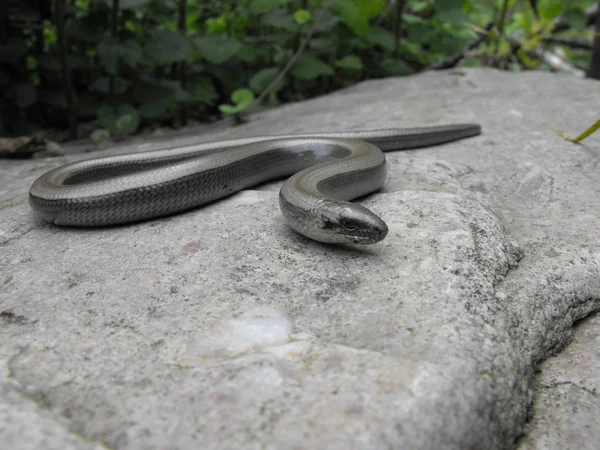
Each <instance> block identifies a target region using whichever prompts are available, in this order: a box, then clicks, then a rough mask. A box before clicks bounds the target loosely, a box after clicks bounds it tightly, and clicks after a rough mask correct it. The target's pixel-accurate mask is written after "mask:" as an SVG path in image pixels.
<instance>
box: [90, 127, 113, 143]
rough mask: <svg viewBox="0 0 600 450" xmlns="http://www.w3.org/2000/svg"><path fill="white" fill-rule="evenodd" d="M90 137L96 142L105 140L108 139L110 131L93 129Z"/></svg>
mask: <svg viewBox="0 0 600 450" xmlns="http://www.w3.org/2000/svg"><path fill="white" fill-rule="evenodd" d="M90 137H91V138H92V141H94V142H96V143H100V142H105V141H108V140H109V139H110V131H108V130H105V129H104V128H100V129H99V130H95V131H94V132H93V133H92V134H91V135H90Z"/></svg>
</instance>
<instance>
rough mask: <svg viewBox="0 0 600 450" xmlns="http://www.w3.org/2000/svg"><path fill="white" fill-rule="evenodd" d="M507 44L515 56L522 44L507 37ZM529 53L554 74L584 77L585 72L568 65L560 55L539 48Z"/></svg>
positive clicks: (515, 39)
mask: <svg viewBox="0 0 600 450" xmlns="http://www.w3.org/2000/svg"><path fill="white" fill-rule="evenodd" d="M508 42H509V43H510V44H511V46H512V47H513V53H514V54H515V55H517V52H518V51H519V49H521V47H522V46H523V42H522V41H521V40H519V39H517V38H514V37H509V38H508ZM529 53H530V54H531V55H532V56H533V57H534V58H536V59H539V60H541V61H544V63H545V64H546V65H548V67H550V68H551V69H552V70H554V71H556V72H565V73H569V74H571V75H575V76H577V77H583V76H584V75H585V72H584V71H583V70H581V69H578V68H577V67H575V66H573V65H572V64H570V63H569V62H568V61H566V60H565V59H564V58H563V57H562V56H561V55H559V54H558V53H557V52H555V51H546V50H541V49H539V48H534V49H531V50H529Z"/></svg>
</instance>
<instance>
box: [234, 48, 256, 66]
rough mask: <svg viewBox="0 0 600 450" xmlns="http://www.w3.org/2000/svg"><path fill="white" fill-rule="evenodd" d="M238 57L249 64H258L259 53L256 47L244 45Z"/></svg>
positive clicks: (237, 54)
mask: <svg viewBox="0 0 600 450" xmlns="http://www.w3.org/2000/svg"><path fill="white" fill-rule="evenodd" d="M236 56H237V57H238V58H240V59H241V60H242V61H244V62H247V63H253V62H256V58H257V57H258V52H257V50H256V49H255V48H254V47H251V46H249V45H245V44H243V45H242V47H241V49H240V50H239V51H238V52H237V53H236Z"/></svg>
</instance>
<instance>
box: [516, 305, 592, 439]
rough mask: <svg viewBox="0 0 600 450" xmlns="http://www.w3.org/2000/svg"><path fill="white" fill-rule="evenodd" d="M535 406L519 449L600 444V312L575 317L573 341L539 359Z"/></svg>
mask: <svg viewBox="0 0 600 450" xmlns="http://www.w3.org/2000/svg"><path fill="white" fill-rule="evenodd" d="M533 411H534V413H535V414H534V415H533V418H532V421H531V423H530V424H529V427H528V430H527V436H526V437H524V438H523V440H522V441H521V442H520V444H519V447H518V449H519V450H567V449H578V450H596V449H597V448H598V447H599V446H600V427H599V426H598V424H600V315H598V314H594V315H592V316H588V317H586V318H585V319H583V320H582V321H581V322H580V323H578V325H577V326H576V328H575V330H574V336H573V341H572V342H571V343H570V344H569V345H568V346H567V347H566V348H565V349H564V351H562V352H561V353H559V354H558V355H556V356H554V357H552V358H550V359H548V360H547V361H545V362H544V363H543V364H542V365H541V372H540V374H539V376H538V377H537V380H536V385H535V403H534V408H533Z"/></svg>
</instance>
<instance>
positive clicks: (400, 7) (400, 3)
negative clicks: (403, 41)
mask: <svg viewBox="0 0 600 450" xmlns="http://www.w3.org/2000/svg"><path fill="white" fill-rule="evenodd" d="M396 1H397V3H396V22H395V23H394V59H396V58H397V57H398V52H399V50H400V38H401V35H402V13H403V12H404V0H396Z"/></svg>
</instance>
